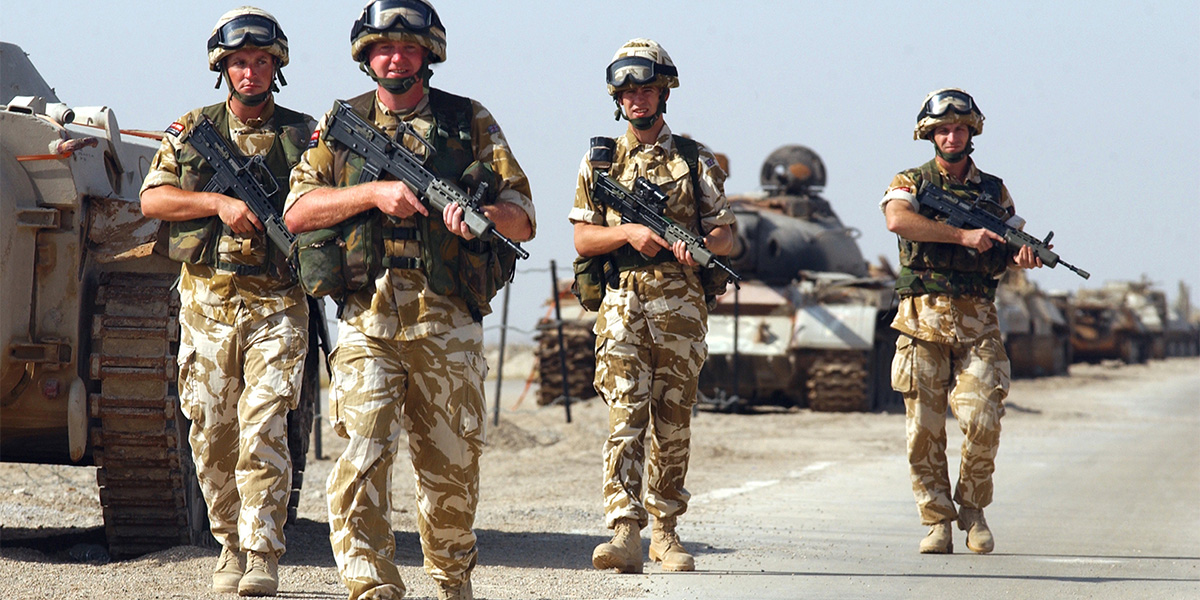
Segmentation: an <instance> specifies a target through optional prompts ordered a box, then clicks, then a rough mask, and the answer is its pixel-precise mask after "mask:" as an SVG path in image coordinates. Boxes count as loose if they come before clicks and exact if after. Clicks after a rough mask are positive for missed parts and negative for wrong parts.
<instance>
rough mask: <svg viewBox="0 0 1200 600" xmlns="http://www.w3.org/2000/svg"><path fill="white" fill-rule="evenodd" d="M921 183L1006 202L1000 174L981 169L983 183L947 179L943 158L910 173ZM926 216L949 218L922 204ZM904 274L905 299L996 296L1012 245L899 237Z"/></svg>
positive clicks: (900, 287) (899, 286)
mask: <svg viewBox="0 0 1200 600" xmlns="http://www.w3.org/2000/svg"><path fill="white" fill-rule="evenodd" d="M904 175H906V176H908V177H909V178H910V179H912V180H913V181H914V182H916V184H917V189H918V190H919V189H920V188H921V185H922V184H923V183H926V182H928V183H930V184H932V185H935V186H937V187H939V188H941V189H943V190H945V191H946V192H948V193H950V194H953V195H954V196H957V197H959V198H963V199H965V200H973V199H975V198H977V197H979V196H980V195H981V194H987V195H988V196H990V197H991V198H992V199H993V200H994V201H996V202H1000V197H1001V194H1002V193H1003V192H1002V189H1003V188H1002V185H1003V183H1002V181H1001V180H1000V178H999V177H996V176H994V175H988V174H987V173H983V172H980V173H979V176H980V182H979V183H978V184H976V183H972V182H966V183H954V182H951V181H947V180H946V179H945V178H943V177H942V174H941V172H940V171H939V170H938V168H937V162H936V159H935V160H931V161H929V162H927V163H925V164H923V165H921V166H920V167H917V168H915V169H909V170H907V171H905V172H904ZM918 212H919V213H920V214H921V215H923V216H925V217H928V218H930V219H933V220H936V221H942V222H945V221H946V217H945V215H942V214H940V213H938V212H937V211H935V210H933V209H932V208H929V207H926V206H921V207H920V210H919V211H918ZM899 244H900V267H901V268H900V275H899V276H898V277H897V278H896V291H897V292H898V293H899V294H900V295H901V296H903V297H909V296H920V295H922V294H947V295H950V296H974V297H979V298H986V299H988V300H994V299H995V298H996V286H997V284H998V282H999V280H998V279H997V278H998V277H999V276H1000V275H1001V274H1002V273H1004V270H1005V269H1007V268H1008V263H1009V261H1010V260H1011V258H1012V253H1011V251H1010V250H1009V249H1008V246H1007V245H1006V244H994V245H993V246H992V248H991V250H988V251H987V252H983V253H980V252H976V251H975V250H973V249H971V248H967V247H966V246H960V245H958V244H948V243H942V242H914V241H912V240H908V239H905V238H904V237H900V238H899Z"/></svg>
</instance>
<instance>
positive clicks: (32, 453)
mask: <svg viewBox="0 0 1200 600" xmlns="http://www.w3.org/2000/svg"><path fill="white" fill-rule="evenodd" d="M0 105H2V106H0V176H2V179H0V298H2V299H3V307H4V309H3V310H2V311H0V345H2V349H0V461H4V462H21V463H37V464H61V465H77V466H94V467H97V470H96V480H97V483H98V485H99V488H100V493H99V496H100V504H101V506H102V509H103V519H104V528H105V533H106V537H107V540H108V550H109V554H110V555H111V556H113V557H115V558H123V557H130V556H136V555H140V554H143V553H146V552H151V551H155V550H159V549H162V548H166V547H170V546H175V545H179V544H189V543H192V544H211V543H213V540H212V536H211V535H210V534H209V532H208V519H207V513H206V510H205V506H204V501H203V498H202V496H201V495H200V491H199V487H198V483H197V481H196V475H195V472H194V466H193V463H192V454H191V450H190V446H189V443H188V438H187V433H188V428H189V422H188V420H187V419H186V417H185V416H184V415H183V414H182V413H181V411H180V408H179V399H178V394H177V389H176V369H177V367H176V351H177V347H178V340H179V317H178V313H179V297H178V293H177V291H176V290H175V280H176V278H177V277H178V275H179V271H180V269H179V264H178V263H176V262H172V261H171V260H169V259H168V258H167V257H166V253H165V248H164V247H163V242H164V240H163V239H162V238H161V237H160V223H159V222H158V221H157V220H154V219H147V218H145V217H144V216H143V215H142V213H141V207H140V203H139V201H138V193H139V189H140V187H141V184H142V180H143V179H144V178H145V176H146V174H147V171H148V169H149V166H150V161H151V159H152V157H153V156H154V153H155V151H156V150H157V149H158V146H159V139H160V136H159V135H158V134H153V133H146V132H140V131H127V130H122V129H120V128H119V127H118V125H117V119H116V116H115V114H114V112H113V111H112V110H111V109H109V108H108V107H104V106H92V107H78V106H77V107H74V108H71V107H68V106H67V105H65V104H63V103H62V102H61V101H60V100H59V98H58V96H57V95H56V94H55V91H54V90H53V89H52V88H50V86H49V85H47V84H46V82H45V80H44V79H43V78H42V77H41V75H40V74H39V73H38V71H37V70H36V69H35V68H34V66H33V64H32V63H31V62H30V61H29V59H28V57H27V56H26V54H25V53H24V52H23V51H22V50H21V48H19V47H18V46H15V45H12V44H8V43H0ZM317 320H319V325H320V326H321V327H323V326H324V319H323V317H321V316H319V313H318V316H317ZM316 335H317V328H314V340H313V342H314V343H315V337H316ZM310 356H311V357H314V358H313V360H310V361H309V363H308V364H306V371H305V381H304V392H303V394H302V400H301V403H302V404H301V408H300V409H299V410H297V411H293V412H292V415H291V416H290V417H289V426H288V438H289V446H290V450H291V454H292V459H293V467H294V478H293V490H292V495H291V499H290V500H291V502H290V506H289V516H290V517H293V518H294V514H295V506H296V503H297V502H298V500H299V489H300V486H301V484H302V482H303V470H304V465H305V460H306V456H307V450H308V441H309V432H310V429H311V426H312V422H313V410H314V406H315V401H316V397H317V394H318V393H319V384H320V382H319V377H318V371H317V367H318V364H319V354H318V353H317V352H316V350H315V349H314V350H313V351H311V352H310ZM10 535H11V534H10Z"/></svg>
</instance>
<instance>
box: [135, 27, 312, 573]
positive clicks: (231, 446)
mask: <svg viewBox="0 0 1200 600" xmlns="http://www.w3.org/2000/svg"><path fill="white" fill-rule="evenodd" d="M208 49H209V53H208V59H209V60H208V61H209V67H210V68H211V69H212V70H213V71H218V72H220V73H221V78H222V79H224V81H225V82H226V83H227V84H228V86H229V97H228V98H227V100H226V101H225V102H223V103H220V104H214V105H212V106H208V107H205V108H200V109H196V110H193V111H191V112H189V113H187V114H186V115H184V116H183V117H182V118H180V119H179V121H177V122H175V123H173V124H172V125H171V126H170V127H169V128H168V129H167V131H166V135H164V136H163V141H162V147H161V148H160V149H159V151H158V154H156V155H155V157H154V161H153V164H152V165H151V170H150V173H149V175H148V176H147V177H146V180H145V182H144V183H143V185H142V192H141V198H142V210H143V211H144V212H145V214H146V215H147V216H150V217H157V218H160V219H162V220H164V221H170V222H171V224H170V253H171V256H172V258H175V259H177V260H181V261H183V269H182V274H181V276H180V282H179V289H180V300H181V304H182V308H181V310H180V315H179V316H180V318H179V321H180V326H181V329H182V339H181V341H180V348H179V395H180V400H181V402H182V405H183V409H184V411H185V412H186V413H187V416H188V417H189V418H190V419H191V421H192V426H191V433H190V436H189V437H190V440H191V446H192V454H193V456H194V458H195V463H196V474H197V476H198V478H199V480H200V488H201V490H203V493H204V499H205V501H206V502H207V504H208V516H209V522H210V523H211V529H212V534H213V536H214V537H216V539H217V541H218V542H219V543H220V544H221V548H222V550H221V555H220V557H219V558H218V562H217V568H216V570H215V572H214V573H213V590H214V591H218V592H238V593H240V594H241V595H243V596H245V595H272V596H273V595H275V593H276V590H277V587H278V560H279V555H281V554H283V552H284V536H283V525H284V522H285V521H286V519H287V501H288V495H289V493H290V489H291V475H292V469H291V460H290V455H289V453H288V442H287V411H288V410H290V409H294V408H296V403H297V398H298V396H299V391H300V382H301V376H302V374H303V366H304V358H305V354H306V353H307V348H308V305H307V303H306V301H305V297H304V292H303V291H302V290H301V289H300V287H299V286H298V285H296V281H295V279H294V277H293V276H292V275H291V273H290V271H289V270H288V269H287V267H286V265H285V263H284V260H285V258H286V257H285V256H283V253H282V252H280V251H279V250H277V249H275V248H273V247H272V246H271V244H270V243H269V242H268V241H267V237H266V234H265V233H264V232H263V225H262V223H261V222H260V221H259V220H258V219H257V218H256V217H255V216H254V213H252V212H251V211H250V209H249V208H248V207H247V206H246V204H245V203H244V202H242V201H241V200H238V199H236V198H231V197H229V196H225V195H222V194H217V193H206V192H202V191H201V190H203V189H204V186H205V184H207V182H208V181H209V179H210V178H211V177H212V175H213V169H212V167H211V166H209V165H208V164H207V163H206V162H205V161H204V159H203V158H201V157H200V155H199V154H197V152H196V151H195V150H194V149H193V148H192V147H191V146H190V145H189V144H187V136H188V134H189V133H190V132H191V129H192V127H193V126H194V125H195V123H196V122H197V121H199V120H200V119H201V118H203V116H207V117H208V118H210V119H212V121H213V122H214V124H215V125H216V129H217V132H218V133H219V134H220V135H222V136H223V137H225V138H226V139H227V140H229V141H230V142H232V144H233V146H235V147H236V148H237V149H238V151H240V152H241V153H242V154H244V155H246V156H254V155H262V156H263V157H264V160H265V163H266V165H267V166H268V169H269V170H270V172H271V174H272V175H273V176H274V177H275V178H276V181H277V183H278V184H279V189H280V192H279V193H278V194H277V195H276V197H275V198H274V200H275V202H276V208H277V209H282V208H283V201H284V198H285V196H286V190H287V180H288V174H289V171H290V169H291V167H292V166H293V165H294V164H295V163H296V162H297V161H298V160H299V158H300V154H301V153H302V152H303V150H304V145H305V144H306V143H307V140H308V138H309V134H310V132H311V131H312V128H313V124H314V123H313V120H312V117H309V116H308V115H305V114H301V113H297V112H295V111H291V110H288V109H286V108H284V107H282V106H278V105H276V104H275V100H274V95H273V93H272V92H274V91H277V89H278V88H276V86H275V79H276V78H278V79H279V81H280V83H284V80H283V77H282V74H281V73H280V69H282V68H283V67H284V66H285V65H287V63H288V45H287V37H286V36H285V35H284V34H283V31H282V30H281V29H280V27H279V24H278V22H276V20H275V18H274V17H272V16H271V15H270V14H268V13H266V12H264V11H262V10H259V9H257V8H252V7H242V8H238V9H235V10H232V11H229V12H228V13H226V14H225V15H223V16H222V17H221V18H220V20H219V21H218V22H217V26H216V27H215V28H214V29H213V32H212V37H211V38H210V39H209V42H208ZM218 84H219V81H218Z"/></svg>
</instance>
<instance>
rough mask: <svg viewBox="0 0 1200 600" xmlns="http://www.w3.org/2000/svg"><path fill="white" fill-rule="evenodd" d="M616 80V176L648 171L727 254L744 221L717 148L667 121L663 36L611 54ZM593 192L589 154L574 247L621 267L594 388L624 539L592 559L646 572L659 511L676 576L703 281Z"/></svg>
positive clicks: (671, 73) (599, 323) (657, 535)
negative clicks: (648, 532) (738, 221)
mask: <svg viewBox="0 0 1200 600" xmlns="http://www.w3.org/2000/svg"><path fill="white" fill-rule="evenodd" d="M607 79H608V92H609V94H610V95H611V96H612V98H613V100H614V102H616V104H617V107H618V108H617V114H618V115H619V117H624V118H625V119H626V120H628V121H629V127H628V129H627V131H626V133H625V134H624V135H623V136H621V137H620V138H617V140H616V150H615V152H614V154H613V162H612V166H611V169H610V175H611V176H612V177H613V179H615V180H616V181H618V182H619V183H621V184H622V185H624V186H626V187H627V188H629V187H631V186H632V183H633V181H634V180H635V179H636V178H637V177H638V176H644V177H646V178H647V179H649V180H650V181H651V182H652V183H655V184H657V185H659V186H661V187H662V189H663V191H664V192H666V193H667V194H668V196H669V197H670V201H669V202H668V204H667V208H666V216H668V217H670V218H671V219H672V220H674V221H676V222H678V223H681V224H686V225H687V226H689V227H690V228H692V230H693V232H694V233H697V234H703V235H704V236H705V243H706V245H707V246H708V248H709V249H710V250H712V251H713V252H714V253H716V254H721V255H724V254H728V253H729V251H730V250H731V249H732V247H733V231H732V225H733V224H734V223H735V220H734V216H733V213H732V212H731V211H730V210H729V204H728V201H727V200H726V199H725V192H724V188H723V186H724V182H725V172H724V171H723V170H722V169H721V167H720V166H719V165H718V164H717V161H716V158H715V157H714V155H713V153H712V152H710V151H709V150H708V149H707V148H705V147H704V146H701V145H699V144H696V143H695V142H692V141H691V140H688V139H685V138H682V137H679V136H673V135H672V134H671V130H670V128H669V127H667V124H666V121H664V120H663V113H665V112H666V103H667V98H668V97H669V96H670V90H671V88H676V87H679V79H678V74H677V72H676V69H675V65H674V63H672V61H671V58H670V56H668V55H667V53H666V51H665V50H663V49H662V48H661V47H660V46H659V45H658V44H657V43H656V42H654V41H651V40H647V39H635V40H631V41H629V42H627V43H626V44H625V45H624V46H622V47H621V49H620V50H619V51H618V52H617V54H616V56H615V57H614V58H613V61H612V63H611V64H610V65H609V67H608V74H607ZM689 148H690V150H689ZM687 152H690V153H691V156H690V157H686V156H685V154H686V153H687ZM689 163H694V170H693V166H690V165H689ZM592 185H593V173H592V165H591V164H589V162H588V161H587V159H585V160H584V163H583V165H582V166H581V168H580V172H579V181H578V184H577V187H576V191H575V206H574V208H572V209H571V213H570V215H569V218H570V220H571V222H572V223H573V224H574V227H575V248H576V250H577V251H578V252H579V254H580V255H581V256H599V255H604V254H611V256H612V258H613V260H614V262H615V263H616V265H617V266H618V268H619V270H620V274H619V281H618V282H616V285H615V286H614V285H610V286H608V287H607V289H606V291H605V294H604V299H603V301H602V303H601V305H600V308H599V314H598V316H597V320H596V327H595V331H596V337H597V339H596V379H595V384H596V389H597V390H599V392H600V395H601V397H602V398H603V399H604V401H605V403H606V404H608V407H609V437H608V441H607V442H605V445H604V512H605V521H606V525H607V526H608V527H609V528H610V529H613V530H615V535H614V536H613V539H612V541H611V542H608V543H604V544H601V545H599V546H597V547H596V549H595V552H594V553H593V555H592V564H593V565H594V566H595V567H596V568H597V569H609V568H613V569H616V570H617V571H619V572H622V573H640V572H642V562H643V560H642V543H641V534H640V531H641V529H642V528H643V527H645V526H646V524H647V521H648V515H647V512H649V513H651V514H653V515H654V517H655V521H654V530H653V533H652V536H651V544H650V559H651V560H653V561H662V566H663V568H664V569H666V570H672V571H691V570H693V569H694V568H695V563H694V560H693V558H692V556H691V555H690V554H688V552H687V551H686V550H685V549H684V547H683V545H682V544H681V543H680V542H679V537H678V535H677V534H676V533H675V524H676V517H678V516H679V515H680V514H683V512H684V511H686V510H687V502H688V498H689V494H688V491H687V490H686V489H685V488H684V478H685V477H686V475H687V468H688V456H689V442H690V438H691V430H690V423H691V410H692V405H693V404H695V402H696V385H697V377H698V376H699V373H700V366H701V365H702V364H704V359H705V357H706V356H707V353H708V348H707V346H705V343H704V336H705V333H706V331H707V328H708V326H707V319H708V309H707V306H706V304H705V297H704V290H703V288H702V286H701V276H700V274H699V273H698V270H697V264H696V261H695V260H694V259H693V257H692V255H691V253H689V252H688V251H687V248H686V247H685V245H684V243H683V242H676V243H675V244H674V245H671V244H668V243H667V242H666V241H665V240H663V239H662V238H661V237H659V236H657V235H655V234H654V232H652V231H651V230H650V229H648V228H646V227H644V226H642V225H637V224H622V223H621V216H620V214H618V213H616V212H615V211H611V210H605V209H603V208H602V207H598V206H597V205H596V204H595V203H594V202H593V200H592ZM647 257H649V258H647ZM610 283H613V282H610ZM647 437H649V443H650V449H649V454H648V456H647V452H646V449H645V444H646V438H647ZM643 463H645V467H644V470H645V480H646V481H645V483H646V485H645V487H646V493H645V498H644V499H643V496H642V488H643Z"/></svg>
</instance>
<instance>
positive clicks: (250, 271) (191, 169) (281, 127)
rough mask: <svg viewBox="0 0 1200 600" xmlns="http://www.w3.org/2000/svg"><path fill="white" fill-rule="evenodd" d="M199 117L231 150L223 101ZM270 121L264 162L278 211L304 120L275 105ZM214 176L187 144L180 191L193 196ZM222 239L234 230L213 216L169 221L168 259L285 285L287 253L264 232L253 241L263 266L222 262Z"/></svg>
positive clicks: (181, 162) (302, 140)
mask: <svg viewBox="0 0 1200 600" xmlns="http://www.w3.org/2000/svg"><path fill="white" fill-rule="evenodd" d="M200 114H202V115H204V116H207V117H208V118H209V119H211V120H212V122H213V125H214V126H215V128H216V130H217V133H219V134H220V135H221V137H222V138H224V139H225V141H226V142H229V145H230V146H231V147H235V146H234V144H233V143H232V140H230V138H229V112H228V109H227V108H226V107H225V103H224V102H222V103H220V104H214V105H212V106H206V107H204V108H202V109H200ZM271 121H272V122H273V123H274V130H275V141H274V142H272V144H271V148H270V150H268V151H267V154H266V155H265V156H264V157H263V161H264V162H265V163H266V165H267V169H268V170H269V171H270V172H271V175H272V176H273V177H274V178H275V183H276V185H277V187H278V191H277V192H276V193H275V195H273V196H272V197H271V202H272V204H273V205H274V207H275V210H276V211H279V212H282V210H283V203H284V200H285V199H286V198H287V193H288V177H289V175H290V174H291V170H292V167H293V166H295V165H296V163H298V162H300V155H302V154H303V153H304V148H305V144H306V142H307V135H306V133H305V131H306V129H307V124H308V118H307V117H306V116H305V115H303V114H301V113H298V112H295V111H292V110H288V109H286V108H284V107H282V106H279V105H276V106H275V114H274V115H273V116H272V117H271ZM184 139H185V140H186V138H184ZM235 151H236V150H235ZM214 174H215V170H214V169H213V167H212V166H211V165H209V164H208V162H207V161H205V160H204V158H203V157H202V156H200V154H199V153H198V152H196V151H195V149H193V148H192V146H191V145H190V144H186V143H185V144H184V145H183V148H182V149H181V151H180V153H179V182H180V188H181V189H183V190H186V191H192V192H196V191H202V190H204V188H205V187H206V186H207V185H208V183H209V180H211V179H212V177H213V175H214ZM226 235H230V236H231V235H233V232H232V230H230V229H229V227H228V226H227V225H225V223H223V222H222V221H221V218H220V217H217V216H212V217H204V218H201V219H191V220H187V221H175V222H172V223H171V224H170V238H169V252H170V257H171V258H172V259H175V260H178V261H181V262H186V263H192V264H199V265H208V266H211V267H216V268H218V269H221V270H224V271H230V272H233V273H235V274H238V275H263V274H270V275H271V276H274V277H279V278H283V279H287V280H289V281H290V280H291V279H292V274H291V270H290V268H289V267H288V266H287V255H286V254H285V253H284V252H282V251H280V250H279V249H278V248H275V247H274V244H271V243H270V241H268V239H267V235H266V232H265V231H260V232H258V233H256V234H255V235H254V238H253V242H252V243H253V244H254V245H256V246H259V247H265V248H266V249H267V260H266V262H265V263H264V264H261V265H235V264H229V263H226V262H224V261H221V260H220V258H219V252H218V251H217V245H218V243H219V242H220V240H221V238H222V237H223V236H226Z"/></svg>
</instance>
